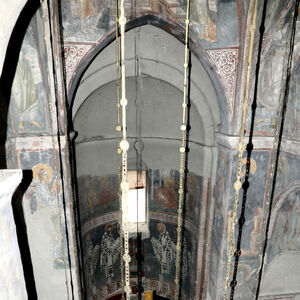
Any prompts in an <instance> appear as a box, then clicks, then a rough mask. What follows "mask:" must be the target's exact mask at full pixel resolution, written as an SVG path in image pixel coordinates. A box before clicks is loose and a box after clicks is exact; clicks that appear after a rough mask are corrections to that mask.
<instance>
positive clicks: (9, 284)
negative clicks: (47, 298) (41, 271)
mask: <svg viewBox="0 0 300 300" xmlns="http://www.w3.org/2000/svg"><path fill="white" fill-rule="evenodd" d="M21 180H22V170H0V300H2V299H3V300H4V299H10V300H21V299H27V292H26V287H25V280H24V275H23V266H22V262H21V256H20V251H19V245H18V240H17V233H16V226H15V221H14V216H13V211H12V206H11V198H12V195H13V193H14V191H15V189H16V188H17V186H18V185H19V184H20V182H21Z"/></svg>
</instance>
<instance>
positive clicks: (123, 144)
mask: <svg viewBox="0 0 300 300" xmlns="http://www.w3.org/2000/svg"><path fill="white" fill-rule="evenodd" d="M119 24H120V28H121V30H120V31H121V34H120V37H121V86H122V96H121V101H120V104H121V107H122V133H123V137H122V141H120V152H121V154H122V170H121V172H122V176H121V177H122V181H121V184H120V188H121V194H122V195H121V196H122V197H121V199H122V204H121V205H122V213H123V214H122V215H123V218H122V231H123V237H124V254H123V260H124V263H125V286H124V291H125V293H126V299H130V293H131V288H130V281H129V275H130V271H129V262H130V260H131V258H130V255H129V233H128V190H129V184H128V178H127V177H128V176H127V151H128V149H129V143H128V141H127V139H126V134H127V133H126V106H127V99H126V84H125V79H126V78H125V24H126V17H125V9H124V0H121V5H120V18H119ZM118 129H120V130H121V128H118Z"/></svg>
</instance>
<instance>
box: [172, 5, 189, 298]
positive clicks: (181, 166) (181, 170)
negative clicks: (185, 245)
mask: <svg viewBox="0 0 300 300" xmlns="http://www.w3.org/2000/svg"><path fill="white" fill-rule="evenodd" d="M189 11H190V1H189V0H187V7H186V20H185V45H184V65H183V67H184V84H183V100H182V124H181V127H180V130H181V145H180V148H179V152H180V160H179V189H178V208H177V213H178V217H177V244H176V262H175V264H176V271H175V280H174V282H175V287H176V292H175V300H178V299H179V297H180V266H181V249H182V225H183V201H184V179H185V172H184V168H185V153H186V139H185V137H186V130H187V124H186V118H187V117H186V116H187V81H188V79H187V71H188V53H189V52H188V51H189V50H188V42H189V23H190V20H189Z"/></svg>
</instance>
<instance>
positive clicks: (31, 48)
mask: <svg viewBox="0 0 300 300" xmlns="http://www.w3.org/2000/svg"><path fill="white" fill-rule="evenodd" d="M44 87H45V82H44V78H43V76H42V69H41V61H40V57H39V54H38V51H37V50H36V46H35V37H34V35H33V33H32V31H31V30H27V32H26V35H25V38H24V41H23V44H22V48H21V52H20V56H19V61H18V65H17V69H16V73H15V77H14V81H13V85H12V93H11V101H10V117H11V120H12V130H13V132H14V133H15V134H19V133H21V134H22V133H25V132H28V133H30V132H45V131H46V130H48V129H49V121H48V118H49V116H48V107H47V96H46V92H45V88H44Z"/></svg>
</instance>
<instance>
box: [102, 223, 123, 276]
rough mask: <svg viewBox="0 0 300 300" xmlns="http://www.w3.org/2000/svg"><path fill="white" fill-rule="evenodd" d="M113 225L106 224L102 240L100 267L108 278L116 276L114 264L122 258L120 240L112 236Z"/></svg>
mask: <svg viewBox="0 0 300 300" xmlns="http://www.w3.org/2000/svg"><path fill="white" fill-rule="evenodd" d="M112 231H113V225H112V224H106V226H105V232H104V234H103V236H102V240H101V254H100V267H101V269H102V270H103V271H104V272H105V276H106V278H112V277H113V276H114V271H113V264H114V263H115V262H116V260H117V259H118V257H119V256H120V238H117V239H115V238H114V237H113V235H112Z"/></svg>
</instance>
